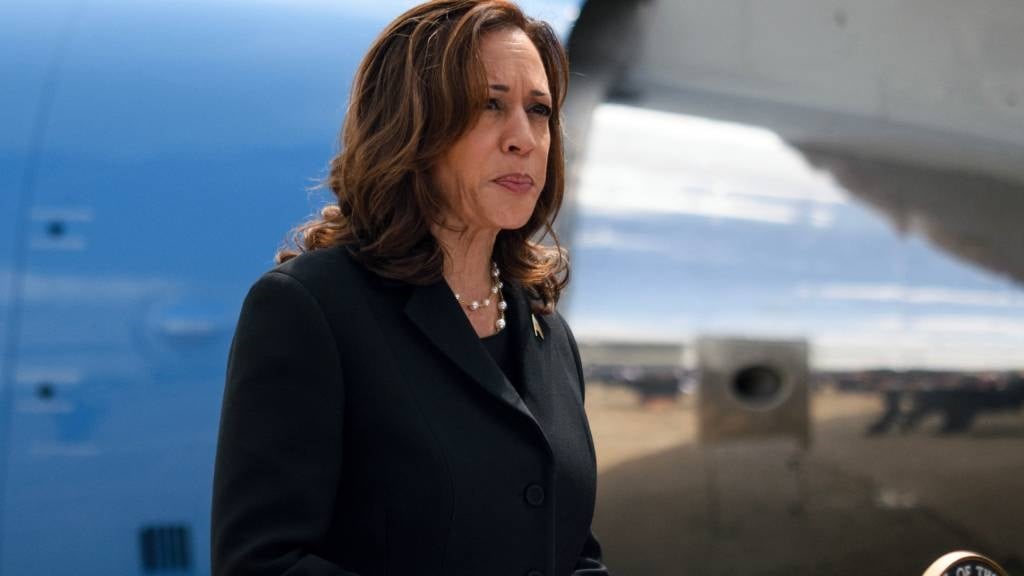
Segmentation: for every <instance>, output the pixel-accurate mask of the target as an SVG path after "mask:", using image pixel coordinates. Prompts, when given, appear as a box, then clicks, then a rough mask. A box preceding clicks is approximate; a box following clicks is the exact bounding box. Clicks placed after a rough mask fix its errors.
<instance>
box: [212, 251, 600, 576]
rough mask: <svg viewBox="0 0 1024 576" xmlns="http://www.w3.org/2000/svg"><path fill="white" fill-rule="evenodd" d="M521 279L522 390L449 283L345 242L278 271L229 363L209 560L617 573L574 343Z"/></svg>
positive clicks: (514, 296) (468, 571) (265, 567)
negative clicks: (395, 277) (608, 564)
mask: <svg viewBox="0 0 1024 576" xmlns="http://www.w3.org/2000/svg"><path fill="white" fill-rule="evenodd" d="M505 294H506V298H507V300H508V303H509V310H508V312H507V320H508V328H506V329H508V330H513V331H514V333H513V336H514V338H515V339H516V340H517V341H518V343H519V344H520V346H519V348H520V350H521V365H520V366H519V369H520V374H521V376H522V389H523V394H522V397H521V396H520V394H518V393H517V392H516V390H515V388H513V386H512V385H511V384H510V383H509V381H508V380H507V379H506V378H505V375H504V373H503V372H502V371H501V369H500V368H499V367H498V366H497V364H496V363H495V362H494V361H493V360H492V359H491V357H490V356H489V354H488V353H487V351H486V349H485V348H484V347H483V345H482V344H481V343H480V340H479V338H478V337H477V335H476V333H475V332H474V331H473V329H472V327H471V326H470V324H469V321H468V320H467V319H466V318H465V315H464V314H463V312H462V310H461V309H460V307H459V304H458V303H457V302H456V301H455V299H454V297H453V295H452V292H451V290H450V289H449V288H448V285H447V284H446V283H445V282H444V281H443V280H442V281H439V282H437V283H435V284H432V285H428V286H413V285H409V284H405V283H401V282H395V281H389V280H385V279H383V278H381V277H379V276H377V275H375V274H372V273H370V272H368V271H366V269H364V268H363V267H361V266H360V265H359V264H357V263H356V262H355V261H354V260H353V259H352V257H351V256H350V255H349V253H348V252H347V250H346V249H345V248H343V247H336V248H327V249H321V250H316V251H313V252H310V253H306V254H302V255H300V256H298V257H296V258H294V259H292V260H290V261H288V262H286V263H284V264H282V265H279V266H278V267H276V268H275V269H273V270H271V271H269V272H267V273H266V274H264V275H263V276H262V277H261V278H260V279H259V280H258V281H257V282H256V283H255V284H254V285H253V286H252V288H251V290H250V291H249V294H248V295H247V297H246V299H245V303H244V304H243V306H242V312H241V316H240V318H239V321H238V326H237V329H236V332H235V336H234V340H233V343H232V347H231V354H230V358H229V361H228V373H227V383H226V389H225V391H224V403H223V408H222V413H221V422H220V437H219V441H218V446H217V462H216V472H215V477H214V486H213V515H212V516H213V517H212V533H211V544H212V548H211V554H212V561H213V574H215V575H218V576H220V575H228V574H232V575H235V574H238V575H241V574H245V575H256V574H292V575H299V574H304V575H327V574H332V575H345V576H351V575H360V576H381V575H384V574H388V575H392V576H395V575H403V576H404V575H416V576H429V575H439V576H440V575H445V576H448V575H466V576H468V575H473V576H505V575H508V576H553V575H555V576H569V575H570V574H575V575H580V576H582V575H591V576H593V575H605V574H608V572H607V570H606V569H605V567H604V566H603V565H602V564H601V548H600V546H599V544H598V542H597V540H596V539H595V538H594V536H593V534H592V533H591V531H590V522H591V518H592V515H593V508H594V497H595V484H596V472H595V459H594V445H593V441H592V439H591V435H590V429H589V426H588V424H587V418H586V414H585V413H584V410H583V376H582V370H581V368H580V359H579V352H578V350H577V348H576V342H575V341H574V340H573V336H572V334H571V333H570V331H569V328H568V327H567V326H566V324H565V321H564V320H563V319H562V318H561V316H559V315H558V314H557V313H556V314H552V315H547V316H545V315H540V314H538V315H536V316H534V318H536V321H537V325H538V327H539V328H540V331H541V332H542V335H543V338H541V336H538V335H537V334H535V329H534V325H533V318H531V314H530V312H529V309H528V301H527V297H526V294H525V292H524V291H523V290H522V289H521V288H519V287H518V286H515V285H512V283H510V282H509V283H506V286H505Z"/></svg>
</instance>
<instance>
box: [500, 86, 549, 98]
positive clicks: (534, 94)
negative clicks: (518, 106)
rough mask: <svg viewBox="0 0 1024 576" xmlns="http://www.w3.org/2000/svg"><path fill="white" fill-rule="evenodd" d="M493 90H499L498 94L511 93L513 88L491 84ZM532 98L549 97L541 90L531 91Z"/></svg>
mask: <svg viewBox="0 0 1024 576" xmlns="http://www.w3.org/2000/svg"><path fill="white" fill-rule="evenodd" d="M491 90H497V91H498V92H510V91H511V88H509V87H508V86H506V85H504V84H491ZM530 95H531V96H547V95H548V93H547V92H543V91H541V90H530Z"/></svg>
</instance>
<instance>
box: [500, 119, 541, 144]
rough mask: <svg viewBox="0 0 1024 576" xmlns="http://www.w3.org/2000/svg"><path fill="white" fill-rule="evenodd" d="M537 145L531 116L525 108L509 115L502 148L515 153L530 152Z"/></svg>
mask: <svg viewBox="0 0 1024 576" xmlns="http://www.w3.org/2000/svg"><path fill="white" fill-rule="evenodd" d="M536 145H537V140H536V136H535V135H534V133H533V127H532V126H530V117H529V115H528V114H527V113H526V111H525V110H519V111H517V112H516V113H514V114H511V115H509V117H508V123H507V125H506V127H505V134H504V142H502V150H503V151H504V152H510V153H513V154H529V153H530V152H532V151H533V149H534V147H536Z"/></svg>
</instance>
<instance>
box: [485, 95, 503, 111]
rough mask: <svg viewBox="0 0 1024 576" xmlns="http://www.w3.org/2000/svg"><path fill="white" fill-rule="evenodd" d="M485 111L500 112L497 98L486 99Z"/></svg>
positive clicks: (499, 102)
mask: <svg viewBox="0 0 1024 576" xmlns="http://www.w3.org/2000/svg"><path fill="white" fill-rule="evenodd" d="M487 109H488V110H501V101H500V100H498V99H497V98H488V99H487Z"/></svg>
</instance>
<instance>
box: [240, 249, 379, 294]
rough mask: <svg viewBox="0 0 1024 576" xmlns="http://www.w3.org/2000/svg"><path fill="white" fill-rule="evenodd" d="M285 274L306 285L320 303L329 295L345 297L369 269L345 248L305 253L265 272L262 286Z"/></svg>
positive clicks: (303, 285) (304, 286)
mask: <svg viewBox="0 0 1024 576" xmlns="http://www.w3.org/2000/svg"><path fill="white" fill-rule="evenodd" d="M282 274H283V275H285V276H288V277H290V278H291V280H293V281H295V282H297V283H298V284H300V285H302V287H303V288H305V289H306V291H308V292H309V293H310V294H312V295H313V296H315V297H317V299H318V300H320V299H322V297H324V296H326V295H328V294H335V295H338V294H345V293H348V292H350V291H351V290H352V287H353V282H355V281H358V279H359V278H360V277H361V276H362V275H363V274H365V270H363V269H362V267H361V266H360V265H359V264H358V263H357V262H356V261H355V260H354V259H353V257H352V255H351V253H350V252H349V250H348V247H347V246H345V245H337V246H329V247H326V248H318V249H316V250H310V251H308V252H302V253H300V254H298V255H297V256H294V257H292V258H289V259H288V260H285V261H284V262H282V263H280V264H278V265H277V266H274V267H273V268H271V269H270V270H267V271H266V272H264V273H263V276H262V277H261V278H260V279H259V280H257V283H259V282H260V281H261V280H264V279H265V278H267V277H268V276H275V275H282Z"/></svg>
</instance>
